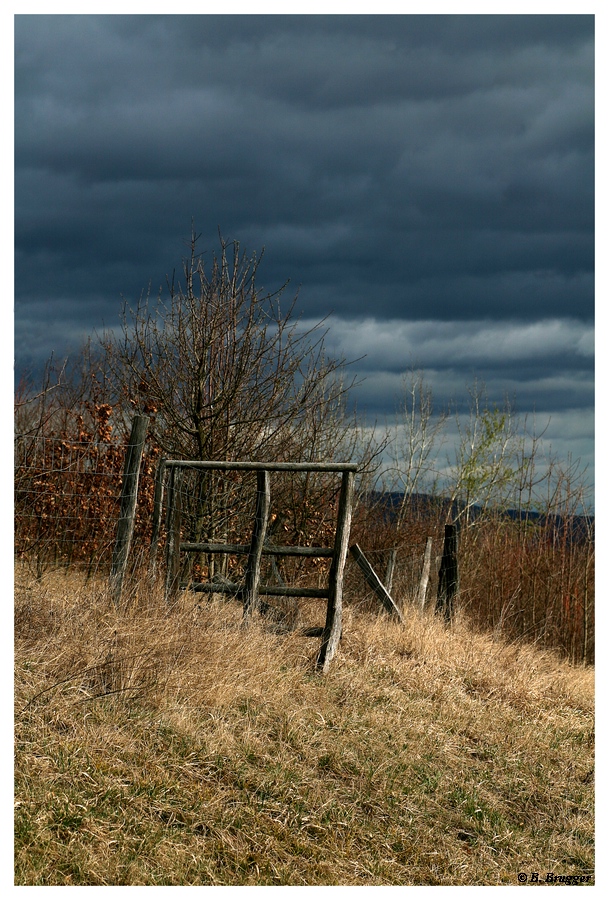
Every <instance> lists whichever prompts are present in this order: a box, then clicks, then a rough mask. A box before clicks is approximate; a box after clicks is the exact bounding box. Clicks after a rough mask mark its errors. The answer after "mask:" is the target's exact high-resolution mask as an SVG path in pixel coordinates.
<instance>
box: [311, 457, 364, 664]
mask: <svg viewBox="0 0 609 900" xmlns="http://www.w3.org/2000/svg"><path fill="white" fill-rule="evenodd" d="M354 482H355V479H354V476H353V472H352V471H347V472H343V479H342V484H341V489H340V498H339V501H338V521H337V523H336V537H335V539H334V556H333V557H332V565H331V567H330V578H329V591H328V611H327V613H326V624H325V626H324V631H323V636H322V639H321V648H320V650H319V655H318V657H317V668H318V669H320V670H321V671H322V672H324V673H325V672H327V671H328V667H329V665H330V662H331V661H332V658H333V656H334V654H335V653H336V649H337V647H338V642H339V641H340V636H341V632H342V627H343V581H344V573H345V562H346V561H347V553H348V550H349V534H350V533H351V513H352V504H353V486H354Z"/></svg>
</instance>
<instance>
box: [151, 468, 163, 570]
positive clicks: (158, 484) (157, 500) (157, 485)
mask: <svg viewBox="0 0 609 900" xmlns="http://www.w3.org/2000/svg"><path fill="white" fill-rule="evenodd" d="M165 462H166V460H165V459H161V460H160V461H159V465H158V467H157V470H156V476H155V479H154V510H153V513H152V536H151V538H150V574H151V577H152V580H153V581H155V579H156V568H157V556H158V551H159V537H160V535H161V516H162V511H163V494H164V492H165Z"/></svg>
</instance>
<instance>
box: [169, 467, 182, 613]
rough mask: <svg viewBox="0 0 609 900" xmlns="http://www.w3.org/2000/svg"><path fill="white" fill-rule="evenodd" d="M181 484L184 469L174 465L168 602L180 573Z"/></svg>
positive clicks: (170, 499) (171, 495)
mask: <svg viewBox="0 0 609 900" xmlns="http://www.w3.org/2000/svg"><path fill="white" fill-rule="evenodd" d="M181 485H182V471H181V469H177V468H175V467H174V466H172V467H171V469H170V471H169V484H168V485H167V544H166V546H165V563H166V577H165V600H166V601H167V602H168V603H169V602H170V601H171V600H173V599H174V597H175V594H176V592H177V590H178V582H179V575H180V531H181V527H182V515H181V513H182V509H181V506H182V498H181V494H180V488H181Z"/></svg>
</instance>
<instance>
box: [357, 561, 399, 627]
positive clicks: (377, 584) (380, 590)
mask: <svg viewBox="0 0 609 900" xmlns="http://www.w3.org/2000/svg"><path fill="white" fill-rule="evenodd" d="M350 551H351V556H352V557H353V559H354V560H355V562H356V563H357V564H358V566H359V567H360V569H361V570H362V572H363V573H364V577H365V579H366V581H367V582H368V584H369V585H370V587H371V588H372V590H373V591H374V593H375V594H376V596H377V597H378V598H379V600H380V601H381V603H382V604H383V606H384V607H385V609H386V610H387V612H388V613H389V614H390V615H392V616H394V617H395V618H396V619H398V621H400V622H402V624H403V623H404V616H403V615H402V613H401V610H400V609H399V607H397V606H396V604H395V602H394V600H393V597H392V596H391V594H390V593H389V591H388V590H387V588H386V587H385V585H384V584H383V582H382V581H381V579H380V578H379V577H378V575H377V574H376V572H375V571H374V569H373V567H372V566H371V565H370V563H369V561H368V559H367V558H366V556H365V554H364V551H363V550H362V548H361V547H360V545H359V544H354V545H353V546H352V547H351V548H350Z"/></svg>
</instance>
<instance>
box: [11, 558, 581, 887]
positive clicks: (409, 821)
mask: <svg viewBox="0 0 609 900" xmlns="http://www.w3.org/2000/svg"><path fill="white" fill-rule="evenodd" d="M16 589H17V591H16V594H17V595H16V645H15V662H16V676H15V690H16V732H15V739H16V764H15V775H16V787H15V883H16V884H19V885H199V884H201V885H339V884H340V885H509V884H514V885H515V884H517V876H518V873H522V872H524V873H527V875H528V876H530V874H531V873H533V872H538V873H539V878H540V880H545V878H546V873H549V872H552V873H554V874H555V875H574V876H590V880H589V881H588V883H593V881H594V819H593V815H594V811H593V801H594V776H593V765H594V763H593V754H594V720H593V712H594V709H593V677H594V673H593V670H592V669H590V668H574V667H571V666H569V665H568V664H566V663H565V662H562V661H560V660H558V659H557V658H556V657H554V656H552V655H550V654H547V653H542V652H540V651H538V650H536V649H535V648H532V647H526V646H521V645H517V644H512V645H508V644H505V643H502V642H501V641H500V640H498V639H497V640H493V639H491V637H489V636H484V635H479V634H474V633H472V632H471V631H470V630H469V629H468V628H467V627H466V625H465V623H463V622H460V621H457V622H456V624H455V625H453V627H452V628H450V629H448V628H446V627H445V626H444V625H443V624H442V623H441V622H440V621H437V620H436V619H434V617H433V616H424V615H421V614H419V613H418V612H415V611H414V610H407V611H406V623H405V625H398V624H394V623H392V622H390V621H388V620H387V619H386V618H385V617H384V616H379V617H374V616H371V615H370V614H365V613H364V612H362V611H359V612H358V610H357V609H356V608H355V607H353V606H350V607H348V608H347V610H346V615H345V626H344V636H343V640H342V642H341V645H340V649H339V652H338V654H337V657H336V658H335V660H334V662H333V663H332V666H331V670H330V672H329V673H328V674H327V675H326V676H323V677H322V676H319V675H317V674H315V672H314V669H313V664H314V660H315V656H316V652H317V649H318V646H319V639H314V638H313V639H312V638H307V637H305V636H303V635H302V634H301V633H299V632H292V633H287V634H278V633H276V632H275V631H273V630H272V629H270V628H269V625H268V623H267V622H266V620H260V621H255V622H254V624H253V626H252V627H251V628H250V629H249V630H248V631H247V632H245V631H243V630H242V628H241V627H240V611H239V609H238V608H237V607H236V605H235V604H234V603H224V602H218V603H214V602H207V601H206V600H204V601H200V599H198V598H197V597H196V596H195V595H189V594H184V595H183V596H182V597H181V599H180V602H179V606H176V607H175V608H173V609H172V610H171V611H167V609H166V608H165V607H164V606H163V604H162V603H161V602H160V601H159V599H158V597H157V595H156V594H155V592H154V591H153V590H149V589H147V588H145V587H144V586H141V587H140V589H139V590H138V592H137V595H136V596H134V597H132V599H131V602H130V603H129V604H128V606H127V608H126V609H125V610H122V611H117V610H115V609H114V608H113V606H112V604H111V603H110V602H109V600H108V596H107V593H106V591H105V588H104V585H103V584H99V585H95V584H92V583H89V584H88V585H86V586H85V585H84V584H83V583H82V582H81V581H79V580H78V578H77V577H76V576H75V575H69V576H66V575H52V574H49V575H46V576H45V577H44V578H43V579H42V581H35V580H33V579H32V578H30V577H29V576H28V575H27V573H26V572H25V571H21V570H19V571H18V572H17V573H16ZM303 618H304V624H305V625H318V624H320V621H321V620H322V619H323V610H322V609H321V608H320V606H319V604H318V606H317V607H313V606H311V607H310V608H307V607H304V616H303Z"/></svg>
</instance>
